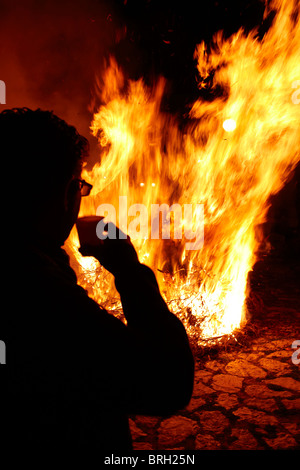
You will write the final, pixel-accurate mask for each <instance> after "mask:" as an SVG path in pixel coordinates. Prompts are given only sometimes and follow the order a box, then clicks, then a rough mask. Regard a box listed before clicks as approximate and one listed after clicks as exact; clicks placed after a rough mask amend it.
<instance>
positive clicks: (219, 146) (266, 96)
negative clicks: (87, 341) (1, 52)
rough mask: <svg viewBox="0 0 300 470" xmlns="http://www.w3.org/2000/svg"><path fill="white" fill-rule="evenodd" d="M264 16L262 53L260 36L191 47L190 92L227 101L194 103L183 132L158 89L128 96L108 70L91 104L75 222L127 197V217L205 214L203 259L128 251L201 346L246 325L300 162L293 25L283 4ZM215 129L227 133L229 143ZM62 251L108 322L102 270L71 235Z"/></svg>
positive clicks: (144, 245) (153, 247) (278, 1)
mask: <svg viewBox="0 0 300 470" xmlns="http://www.w3.org/2000/svg"><path fill="white" fill-rule="evenodd" d="M268 8H269V9H268V11H270V9H271V8H272V9H274V10H277V14H276V17H275V18H274V20H273V23H272V26H271V27H270V29H269V30H268V32H267V33H266V34H265V36H264V37H263V39H262V40H261V41H260V40H259V39H258V37H257V31H252V32H250V33H249V34H248V35H247V36H246V35H245V34H244V32H243V30H239V31H238V32H237V33H235V34H234V35H233V36H231V37H230V38H228V39H225V38H224V37H223V34H222V32H218V33H216V35H215V36H214V38H213V42H214V44H215V47H211V48H210V50H211V52H210V54H208V52H207V46H206V44H205V43H204V42H203V43H201V44H199V45H197V47H196V50H195V58H196V59H197V69H198V73H199V80H198V83H199V87H200V88H203V87H206V86H207V83H208V81H207V80H206V78H207V77H208V76H212V77H213V78H212V81H210V83H211V85H210V86H211V91H212V92H213V90H214V89H215V88H218V89H222V88H224V89H226V92H227V93H226V96H227V99H226V100H225V99H224V98H223V97H220V94H217V95H216V98H215V99H214V100H213V101H209V102H207V101H204V100H203V99H201V98H199V99H198V100H196V101H195V102H194V103H193V105H192V107H191V110H190V114H189V118H190V119H189V120H188V121H187V123H186V126H185V128H184V129H182V126H179V125H178V123H177V121H176V118H175V117H174V116H172V115H170V114H167V113H164V112H162V111H161V109H160V105H161V99H162V96H163V94H164V86H165V81H164V79H162V78H160V79H158V81H157V83H156V84H155V85H154V86H153V88H149V87H147V86H146V85H145V83H144V81H143V80H142V79H140V80H137V81H128V82H127V83H126V86H125V78H124V74H123V72H122V70H121V69H120V68H119V66H118V64H117V63H116V61H115V60H114V59H113V58H112V59H111V62H110V64H109V65H108V67H107V70H106V72H105V74H104V77H103V87H102V90H101V91H100V92H99V93H100V94H101V96H100V99H101V102H102V103H103V105H102V106H101V107H100V108H99V109H98V111H97V112H96V113H95V115H94V117H93V120H92V123H91V131H92V133H93V134H94V135H95V136H97V137H98V140H99V144H100V145H101V148H102V151H101V164H100V158H99V163H97V164H96V165H95V166H94V168H93V169H92V170H91V171H87V170H85V171H84V175H83V177H84V178H85V179H87V180H88V181H91V182H92V183H93V185H94V190H93V194H94V195H91V196H90V197H88V198H85V199H84V200H83V204H82V208H81V214H80V215H92V214H95V212H96V208H97V206H98V205H99V204H100V203H102V202H108V203H111V204H115V206H116V207H117V206H118V202H117V201H118V197H119V195H127V196H128V204H129V205H132V204H135V203H142V204H145V205H146V206H147V207H150V205H151V204H162V203H167V204H169V205H171V204H173V203H179V204H185V203H188V204H204V214H205V230H204V246H203V248H202V249H201V250H195V251H190V252H187V251H185V248H184V245H185V240H176V239H174V240H151V239H150V237H148V240H137V241H135V242H134V244H135V247H136V249H137V251H138V254H139V258H140V260H141V261H142V262H144V261H145V262H146V263H147V264H148V265H149V266H150V267H152V269H153V270H154V272H155V274H156V276H157V278H158V282H159V286H160V289H161V292H162V294H163V296H164V298H165V299H166V301H167V303H168V305H169V308H170V309H171V311H173V312H174V313H175V314H176V315H178V316H179V317H180V318H181V319H182V321H183V323H184V324H185V326H186V328H187V330H188V332H189V334H190V335H191V336H192V337H193V338H196V339H198V340H199V342H201V340H202V339H205V338H211V337H216V336H220V335H225V334H232V332H234V330H235V329H236V328H238V327H240V326H241V325H242V324H243V323H244V322H245V320H246V307H245V299H246V297H247V279H248V273H249V271H250V270H251V269H252V267H253V265H254V263H255V261H256V260H257V248H258V246H259V242H258V240H257V238H256V227H257V226H258V225H259V224H262V223H263V222H264V221H265V219H266V214H267V210H268V200H269V197H270V196H271V195H273V194H275V193H277V192H278V191H279V190H280V189H281V188H282V187H283V185H284V183H285V181H286V179H287V178H288V176H289V174H290V172H291V171H292V170H293V168H294V167H295V166H296V164H297V162H298V161H299V159H300V132H299V131H300V119H299V118H300V106H297V105H295V104H294V103H293V101H292V100H291V96H292V93H293V92H294V90H293V88H292V83H294V82H295V81H296V80H298V79H299V78H300V15H299V14H298V16H297V15H296V14H295V11H294V9H295V3H294V2H293V1H292V0H273V1H272V2H271V3H270V5H269V7H268ZM298 10H299V6H298ZM268 11H266V13H267V12H268ZM298 13H299V11H298ZM249 77H251V80H250V79H249ZM224 116H225V117H226V116H234V117H235V120H233V119H227V120H225V121H224ZM236 123H238V126H236ZM224 129H225V131H227V132H229V131H233V129H234V132H231V134H230V139H224ZM103 175H105V179H104V176H103ZM153 181H155V185H153V184H152V182H153ZM149 212H150V211H149ZM69 242H70V247H69V248H70V251H71V254H72V260H73V263H74V265H75V267H76V271H77V274H78V277H79V281H80V282H81V284H82V285H83V286H84V287H85V288H86V289H87V290H88V291H89V294H90V295H91V296H92V297H93V298H94V299H95V300H96V301H98V302H99V303H101V304H102V305H104V306H105V307H106V308H107V309H109V310H114V311H116V309H118V308H120V302H119V299H118V296H117V294H116V291H115V288H114V284H113V278H112V276H110V275H109V274H107V273H106V272H105V270H104V269H103V268H101V267H99V266H98V268H97V269H98V274H97V276H96V275H95V276H92V274H91V271H92V269H90V268H93V266H89V267H88V266H87V264H88V263H87V261H86V260H84V259H83V258H82V257H81V256H80V254H79V253H78V252H77V248H76V247H77V246H78V241H77V240H76V232H73V233H72V234H71V238H70V241H69Z"/></svg>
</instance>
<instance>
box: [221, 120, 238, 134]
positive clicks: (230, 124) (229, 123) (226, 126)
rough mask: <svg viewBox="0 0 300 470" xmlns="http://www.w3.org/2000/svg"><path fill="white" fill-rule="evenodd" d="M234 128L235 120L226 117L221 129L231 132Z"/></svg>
mask: <svg viewBox="0 0 300 470" xmlns="http://www.w3.org/2000/svg"><path fill="white" fill-rule="evenodd" d="M235 128H236V122H235V120H234V119H226V120H225V121H224V122H223V129H224V130H225V131H226V132H232V131H234V129H235Z"/></svg>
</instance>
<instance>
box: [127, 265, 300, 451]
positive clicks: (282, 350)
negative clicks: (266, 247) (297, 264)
mask: <svg viewBox="0 0 300 470" xmlns="http://www.w3.org/2000/svg"><path fill="white" fill-rule="evenodd" d="M270 272H271V273H273V274H274V271H273V270H272V266H271V268H270ZM288 274H291V273H287V272H286V271H284V276H285V277H284V279H285V280H288V279H289V276H288ZM299 274H300V272H299V273H298V274H297V276H296V279H297V280H299V278H300V275H299ZM276 276H277V277H276ZM258 278H259V276H258ZM274 279H277V280H278V273H277V275H276V273H275V274H274ZM297 282H298V281H297ZM297 282H296V284H294V288H293V295H294V299H293V295H292V294H291V292H292V291H291V292H290V294H289V295H286V296H285V295H284V289H283V292H281V294H280V293H279V291H278V289H279V287H278V285H277V286H274V285H273V286H270V285H269V286H268V289H267V290H264V289H265V287H266V286H265V285H262V283H259V282H258V283H257V286H258V288H257V292H259V289H262V291H265V292H267V293H268V295H270V293H272V288H273V291H274V292H273V293H274V296H273V298H272V299H271V304H273V305H269V304H270V302H268V298H267V296H265V298H263V296H262V312H263V313H262V312H260V313H261V316H260V318H259V319H256V318H254V319H253V321H252V324H253V325H252V333H251V332H249V333H248V334H246V335H245V337H244V339H243V340H242V341H241V342H239V343H236V345H235V346H232V347H228V348H226V347H223V348H215V350H211V349H207V350H205V348H204V349H203V350H202V351H201V354H198V355H197V354H196V356H197V358H196V372H195V384H194V393H193V397H192V399H191V401H190V403H189V405H188V407H187V408H185V409H183V410H180V411H179V412H178V413H176V414H175V415H172V416H165V417H146V416H133V417H131V419H130V425H131V431H132V436H133V441H134V449H136V450H143V449H145V450H163V449H168V450H194V449H195V450H260V449H262V450H263V449H298V450H300V364H299V365H296V364H293V362H292V354H293V352H295V350H294V349H292V348H291V345H292V343H293V341H295V340H300V305H298V304H297V302H296V301H298V302H299V290H297V289H299V288H300V286H299V288H298V287H297V286H298V284H297ZM288 285H289V287H288V288H289V289H291V285H292V284H291V282H290V280H289V282H288ZM280 287H281V286H280ZM276 289H277V290H276ZM275 294H276V295H275ZM274 299H275V300H274ZM298 357H299V358H300V354H299V356H298Z"/></svg>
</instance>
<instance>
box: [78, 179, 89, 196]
mask: <svg viewBox="0 0 300 470" xmlns="http://www.w3.org/2000/svg"><path fill="white" fill-rule="evenodd" d="M75 181H76V182H77V183H78V189H79V191H80V193H81V196H82V197H84V196H88V195H89V194H90V192H91V190H92V187H93V185H92V184H90V183H87V182H86V181H85V180H80V179H76V180H75Z"/></svg>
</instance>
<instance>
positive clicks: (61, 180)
mask: <svg viewBox="0 0 300 470" xmlns="http://www.w3.org/2000/svg"><path fill="white" fill-rule="evenodd" d="M0 149H1V156H2V163H3V166H4V175H3V178H4V179H5V181H6V182H8V184H7V183H6V184H4V194H5V192H8V191H9V203H8V205H9V211H10V215H11V216H13V217H14V220H15V221H16V227H15V230H16V229H17V228H18V229H19V230H21V231H22V232H23V234H24V233H25V234H26V233H27V234H30V236H33V234H34V233H36V234H37V236H38V237H42V238H44V239H45V238H48V239H49V240H48V241H55V242H56V243H57V242H59V243H60V244H62V243H63V242H64V240H65V239H66V238H67V236H68V234H69V232H70V230H71V228H72V226H73V224H74V223H75V221H76V217H77V214H78V210H79V206H80V199H81V186H82V183H80V181H79V179H80V175H81V169H82V164H83V162H84V161H85V159H86V157H87V155H88V141H87V140H86V139H85V138H84V137H82V136H81V135H79V133H78V132H77V130H76V129H75V128H74V127H73V126H70V125H68V124H67V123H66V122H65V121H63V120H62V119H60V118H58V117H57V116H55V115H54V114H53V112H51V111H42V110H40V109H37V110H35V111H33V110H30V109H28V108H14V109H9V110H5V111H3V112H2V113H0ZM6 186H9V188H8V187H6ZM5 205H7V198H6V202H5Z"/></svg>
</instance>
